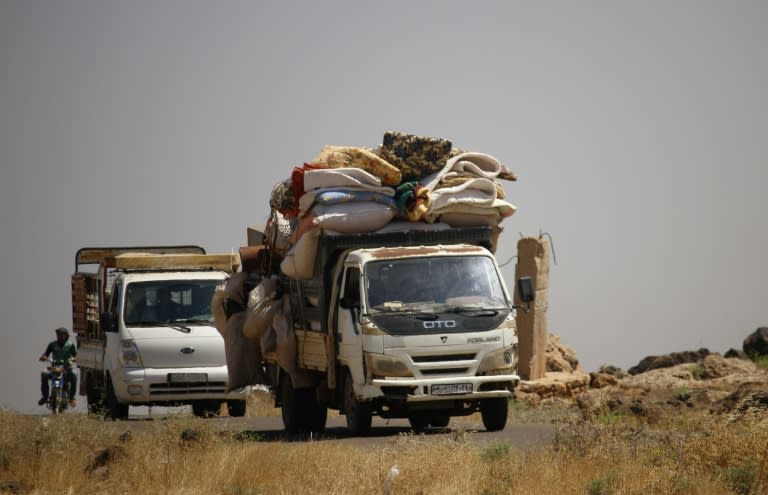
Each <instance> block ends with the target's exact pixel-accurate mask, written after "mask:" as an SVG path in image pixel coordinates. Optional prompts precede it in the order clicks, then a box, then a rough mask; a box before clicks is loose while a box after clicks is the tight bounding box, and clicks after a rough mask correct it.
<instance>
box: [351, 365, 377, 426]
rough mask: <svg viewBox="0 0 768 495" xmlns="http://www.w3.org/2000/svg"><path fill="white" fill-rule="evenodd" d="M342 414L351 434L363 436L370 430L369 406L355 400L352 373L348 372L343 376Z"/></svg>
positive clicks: (370, 416)
mask: <svg viewBox="0 0 768 495" xmlns="http://www.w3.org/2000/svg"><path fill="white" fill-rule="evenodd" d="M344 414H345V415H346V417H347V429H348V430H349V432H350V433H351V434H352V435H354V436H365V435H367V434H368V432H370V431H371V421H372V420H373V414H372V412H371V406H370V405H368V404H366V403H364V402H359V401H358V400H357V397H355V389H354V387H353V386H352V375H350V374H349V373H347V374H346V376H345V378H344Z"/></svg>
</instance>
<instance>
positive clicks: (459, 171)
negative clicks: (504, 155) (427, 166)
mask: <svg viewBox="0 0 768 495" xmlns="http://www.w3.org/2000/svg"><path fill="white" fill-rule="evenodd" d="M501 171H502V165H501V163H499V161H498V160H496V159H495V158H494V157H492V156H490V155H487V154H485V153H475V152H467V153H462V154H460V155H456V156H454V157H453V158H451V159H450V160H448V161H447V162H446V164H445V166H444V167H443V168H442V170H440V171H439V172H437V173H434V174H432V175H430V176H428V177H425V178H424V179H422V181H421V183H420V184H421V185H422V186H423V187H425V188H427V189H429V191H430V193H429V196H430V199H431V205H430V208H429V210H428V211H427V212H426V214H425V215H424V219H425V220H426V221H428V222H435V221H437V220H438V219H439V220H440V221H442V222H445V223H447V224H449V225H451V226H453V227H464V226H473V225H491V226H494V225H498V224H499V223H500V222H501V220H503V219H504V218H506V217H508V216H511V215H512V214H513V213H514V212H515V210H516V207H515V206H514V205H512V204H510V203H508V202H507V201H505V200H504V199H503V198H504V190H503V189H502V188H501V187H500V186H499V184H498V183H497V182H496V181H495V179H496V178H497V177H498V175H499V174H500V173H501Z"/></svg>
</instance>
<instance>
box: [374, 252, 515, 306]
mask: <svg viewBox="0 0 768 495" xmlns="http://www.w3.org/2000/svg"><path fill="white" fill-rule="evenodd" d="M365 284H366V288H365V292H366V298H367V299H366V300H367V305H368V310H369V311H370V312H371V313H376V312H393V311H413V310H418V311H435V312H443V311H451V310H452V309H453V310H461V309H472V308H476V309H496V310H499V309H507V308H508V306H509V304H508V302H507V299H506V297H505V295H504V291H503V289H502V284H501V280H500V279H499V275H498V272H497V271H496V268H495V265H494V264H493V261H492V260H491V259H490V258H489V257H487V256H435V257H423V258H404V259H398V260H386V261H372V262H369V263H368V264H366V268H365Z"/></svg>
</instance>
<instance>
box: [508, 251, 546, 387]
mask: <svg viewBox="0 0 768 495" xmlns="http://www.w3.org/2000/svg"><path fill="white" fill-rule="evenodd" d="M549 251H550V246H549V240H547V239H544V238H538V237H524V238H522V239H520V241H518V243H517V266H516V267H515V304H522V303H521V302H520V295H519V294H518V288H517V279H519V278H520V277H531V279H532V280H533V286H534V288H535V290H536V299H535V301H533V302H532V303H531V308H530V311H529V312H527V313H526V312H525V310H523V309H518V310H517V321H516V323H517V336H518V339H519V342H518V351H519V353H520V362H519V364H518V374H519V375H520V377H521V378H522V379H523V380H536V379H537V378H543V377H544V373H545V372H546V368H547V363H546V356H545V355H544V352H545V350H546V348H547V306H548V297H547V291H548V288H549Z"/></svg>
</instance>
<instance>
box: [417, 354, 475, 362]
mask: <svg viewBox="0 0 768 495" xmlns="http://www.w3.org/2000/svg"><path fill="white" fill-rule="evenodd" d="M411 359H413V362H414V363H441V362H451V361H472V360H474V359H475V355H474V354H441V355H439V356H434V355H433V356H412V357H411Z"/></svg>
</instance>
